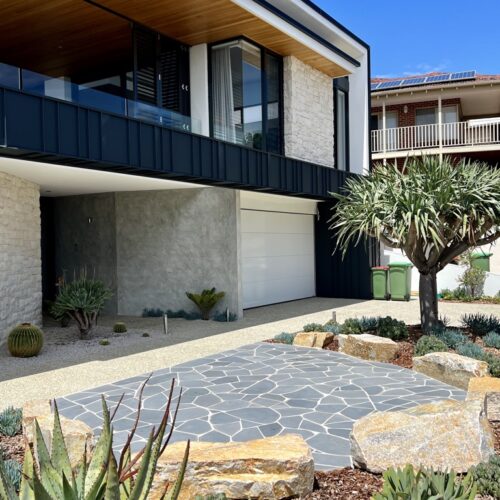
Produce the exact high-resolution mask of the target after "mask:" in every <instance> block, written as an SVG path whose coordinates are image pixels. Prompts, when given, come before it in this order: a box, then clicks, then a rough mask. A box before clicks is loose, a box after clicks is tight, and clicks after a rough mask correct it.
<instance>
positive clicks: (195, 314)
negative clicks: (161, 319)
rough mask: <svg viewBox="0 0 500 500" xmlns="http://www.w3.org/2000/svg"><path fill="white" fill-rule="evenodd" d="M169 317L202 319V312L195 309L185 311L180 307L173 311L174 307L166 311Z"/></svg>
mask: <svg viewBox="0 0 500 500" xmlns="http://www.w3.org/2000/svg"><path fill="white" fill-rule="evenodd" d="M166 314H167V316H168V317H169V318H182V319H187V320H188V321H193V320H196V319H201V314H200V313H199V312H195V311H191V312H188V311H185V310H184V309H178V310H177V311H172V309H168V310H167V312H166Z"/></svg>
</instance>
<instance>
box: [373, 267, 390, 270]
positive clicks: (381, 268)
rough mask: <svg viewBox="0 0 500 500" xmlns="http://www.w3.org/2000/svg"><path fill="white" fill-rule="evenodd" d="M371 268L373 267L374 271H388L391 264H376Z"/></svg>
mask: <svg viewBox="0 0 500 500" xmlns="http://www.w3.org/2000/svg"><path fill="white" fill-rule="evenodd" d="M371 269H372V271H376V270H382V271H387V270H388V269H389V266H375V267H372V268H371Z"/></svg>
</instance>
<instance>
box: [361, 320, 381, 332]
mask: <svg viewBox="0 0 500 500" xmlns="http://www.w3.org/2000/svg"><path fill="white" fill-rule="evenodd" d="M379 323H380V317H379V316H363V317H362V318H361V319H360V320H359V327H360V328H361V331H362V332H372V331H374V330H376V329H377V328H378V325H379Z"/></svg>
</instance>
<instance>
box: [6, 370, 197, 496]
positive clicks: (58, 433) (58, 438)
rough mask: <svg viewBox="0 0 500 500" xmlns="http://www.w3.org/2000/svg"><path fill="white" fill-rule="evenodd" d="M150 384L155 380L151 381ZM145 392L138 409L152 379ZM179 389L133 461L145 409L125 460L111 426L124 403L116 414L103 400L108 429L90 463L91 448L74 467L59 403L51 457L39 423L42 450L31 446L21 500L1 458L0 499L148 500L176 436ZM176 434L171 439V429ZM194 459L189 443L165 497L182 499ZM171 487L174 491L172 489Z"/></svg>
mask: <svg viewBox="0 0 500 500" xmlns="http://www.w3.org/2000/svg"><path fill="white" fill-rule="evenodd" d="M148 380H149V379H148ZM148 380H146V382H145V383H144V384H143V385H142V387H141V389H140V391H139V403H138V408H139V409H140V408H141V405H142V394H143V390H144V387H145V385H146V383H147V381H148ZM173 391H174V380H172V384H171V387H170V393H169V396H168V402H167V405H166V408H165V411H164V413H163V417H162V420H161V422H160V423H159V425H158V427H157V428H154V427H153V428H152V429H151V432H150V434H149V438H148V441H147V443H146V445H145V446H144V448H143V449H142V450H141V451H139V452H138V453H137V454H135V455H134V457H133V458H132V454H131V450H130V444H131V442H132V438H133V436H134V434H135V432H136V430H137V425H138V422H139V410H138V413H137V417H136V421H135V425H134V427H133V428H132V430H131V432H130V433H129V436H128V439H127V441H126V443H125V446H124V447H123V449H122V451H121V453H120V455H119V457H116V458H115V455H114V453H113V429H112V426H111V422H112V420H113V417H114V416H115V414H116V411H117V409H118V407H119V406H120V404H121V401H122V399H123V397H122V399H120V401H119V402H118V405H117V407H116V408H115V410H114V411H113V414H112V415H111V414H110V412H109V409H108V406H107V404H106V401H105V399H104V397H102V412H103V427H102V430H101V433H100V436H99V440H98V441H97V444H96V447H95V449H94V451H93V453H92V456H91V458H90V461H88V460H87V450H86V449H83V450H82V460H81V461H80V463H79V464H77V466H76V467H75V468H72V466H71V463H70V460H69V455H68V450H67V448H66V443H65V441H64V437H63V433H62V429H61V422H60V418H59V411H58V408H57V404H54V428H53V431H52V446H51V449H52V451H51V453H49V451H48V448H47V444H46V443H45V441H44V438H43V436H42V431H41V430H40V426H39V425H38V422H37V421H36V420H35V423H34V425H35V432H34V441H35V449H36V450H37V459H36V462H35V459H34V457H33V454H32V451H31V448H29V447H27V448H26V452H25V456H24V464H23V470H22V478H21V485H20V491H19V496H18V495H17V492H16V488H15V484H14V482H13V481H12V479H11V478H10V476H9V475H8V474H7V473H6V468H5V465H4V463H3V462H2V460H1V459H0V498H1V499H2V500H3V499H6V500H14V499H17V498H22V499H23V500H40V499H42V500H60V499H65V500H102V499H105V500H125V499H134V500H139V499H141V500H142V499H146V498H148V494H149V492H150V490H151V486H152V483H153V479H154V475H155V472H156V465H157V462H158V459H159V457H160V456H161V454H162V453H163V451H164V450H165V448H166V446H167V444H168V442H169V440H170V437H171V435H172V432H173V427H174V424H175V418H176V415H177V410H178V408H179V401H180V397H179V400H178V402H177V407H176V408H175V411H174V414H173V418H172V420H171V421H170V417H171V414H170V406H171V402H172V395H173ZM169 424H170V430H169V432H168V434H167V437H166V439H164V437H165V435H166V430H167V426H168V425H169ZM188 455H189V441H188V444H187V446H186V451H185V453H184V458H183V461H182V464H181V466H180V469H179V473H178V475H177V479H176V481H175V483H174V484H173V485H167V486H166V488H165V491H164V492H163V495H162V496H161V498H165V499H166V500H175V499H177V498H178V496H179V492H180V488H181V485H182V481H183V478H184V472H185V470H186V465H187V460H188ZM167 488H168V490H167Z"/></svg>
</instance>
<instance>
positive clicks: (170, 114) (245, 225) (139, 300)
mask: <svg viewBox="0 0 500 500" xmlns="http://www.w3.org/2000/svg"><path fill="white" fill-rule="evenodd" d="M2 13H3V15H2V18H1V19H0V62H1V65H0V250H1V251H0V282H1V283H2V286H1V287H0V339H1V338H2V337H3V336H5V333H6V331H7V330H8V328H9V327H10V326H11V325H13V324H15V323H17V322H21V321H33V322H39V321H40V319H41V310H42V299H44V300H45V299H52V298H53V297H54V295H55V293H56V282H57V279H58V277H60V276H63V275H66V278H69V279H71V277H72V275H73V273H74V272H75V271H76V272H78V271H79V270H81V269H83V268H85V269H86V270H87V272H88V273H91V274H94V273H95V275H96V277H98V278H100V279H102V280H103V281H104V282H105V283H107V284H108V285H109V286H110V287H111V288H112V290H113V293H114V295H113V298H112V300H111V301H110V303H109V305H108V308H107V312H108V313H112V314H131V315H139V314H141V311H142V310H143V308H149V307H161V308H163V309H167V308H170V309H178V308H187V306H188V304H189V302H188V301H187V299H186V297H185V292H186V291H200V290H201V289H202V288H208V287H216V288H217V289H218V290H223V291H225V292H226V298H225V303H224V304H222V307H223V308H224V309H225V308H226V307H227V308H228V309H229V310H230V311H232V312H234V313H236V314H238V315H240V316H241V314H242V311H243V309H245V308H250V307H256V306H261V305H265V304H272V303H278V302H283V301H290V300H295V299H300V298H304V297H311V296H315V295H320V296H326V297H337V296H345V297H369V295H370V288H369V274H368V267H369V264H370V261H371V259H372V258H374V257H376V255H375V256H374V255H372V254H373V252H372V251H371V249H370V248H368V249H367V248H361V247H358V248H355V249H353V251H352V252H349V254H348V256H347V257H346V259H345V260H344V261H342V260H341V256H340V255H338V254H335V255H333V256H332V249H333V244H334V240H332V239H331V236H332V234H331V232H330V231H329V230H328V219H329V212H330V208H331V206H332V201H331V197H330V193H331V192H336V191H338V190H339V188H340V187H341V186H342V185H343V184H344V182H345V180H346V178H347V177H348V176H350V175H357V174H363V173H365V172H367V171H368V169H369V163H370V159H369V158H370V151H369V149H370V148H369V117H370V105H369V100H370V92H369V56H370V53H369V47H368V46H367V45H366V44H365V43H364V42H363V41H362V40H360V39H359V38H358V37H356V36H355V35H354V34H352V33H351V32H350V31H348V30H347V29H346V28H344V27H343V26H341V25H340V24H339V23H338V22H336V21H335V20H334V19H332V18H331V17H330V16H329V15H327V14H326V13H325V12H323V11H321V10H320V9H319V8H318V7H316V6H315V5H314V4H313V3H311V2H310V1H309V0H212V1H211V2H209V1H206V0H184V1H183V2H174V1H171V0H165V1H164V2H148V1H145V0H131V1H128V2H123V1H119V0H98V1H94V0H57V1H56V0H46V1H44V2H39V1H38V0H27V1H25V2H23V3H22V7H20V5H19V2H16V1H14V0H6V1H5V2H4V3H3V5H2Z"/></svg>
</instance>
